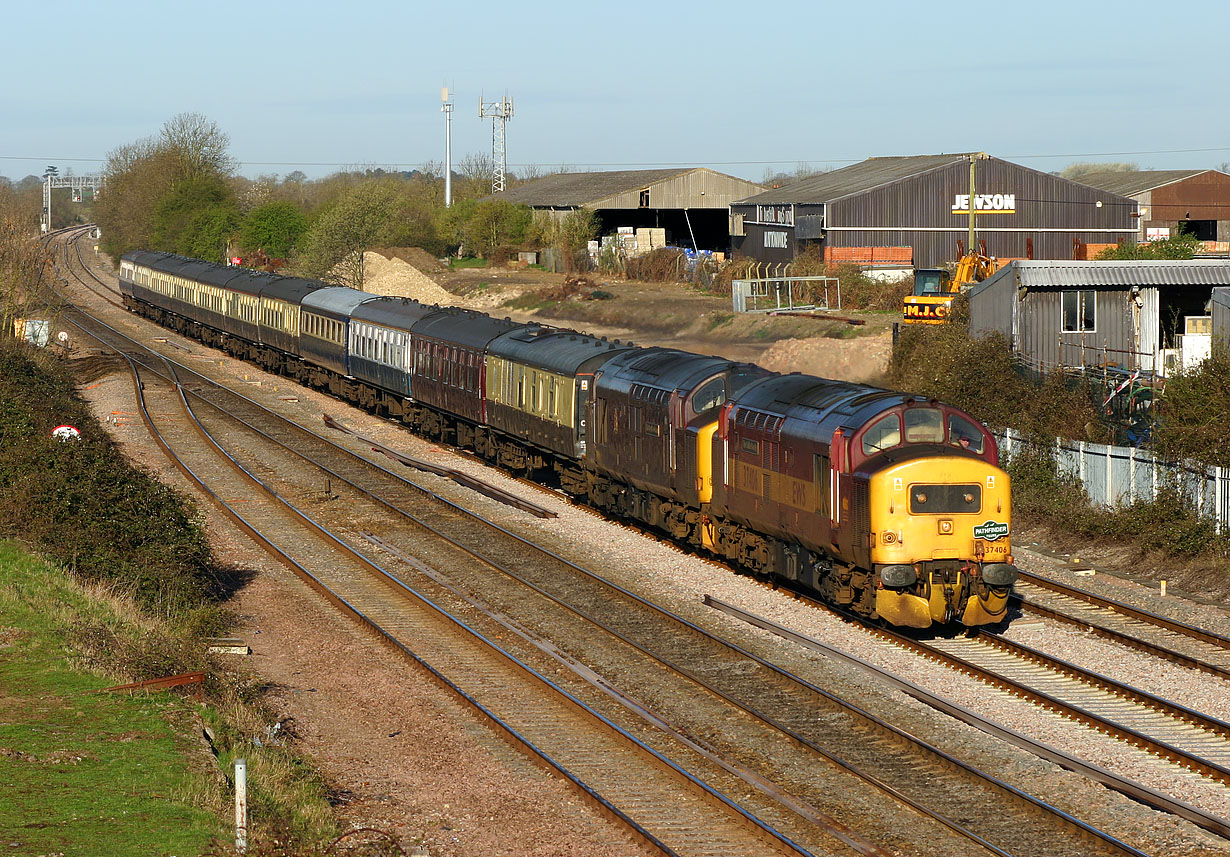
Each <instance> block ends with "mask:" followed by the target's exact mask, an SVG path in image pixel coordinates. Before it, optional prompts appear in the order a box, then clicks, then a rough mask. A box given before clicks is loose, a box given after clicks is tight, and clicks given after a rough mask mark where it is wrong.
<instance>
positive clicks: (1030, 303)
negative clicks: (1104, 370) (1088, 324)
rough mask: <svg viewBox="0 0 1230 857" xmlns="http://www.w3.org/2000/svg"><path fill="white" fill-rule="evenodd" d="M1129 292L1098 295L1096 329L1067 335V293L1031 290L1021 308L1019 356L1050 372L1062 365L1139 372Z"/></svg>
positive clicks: (1019, 310)
mask: <svg viewBox="0 0 1230 857" xmlns="http://www.w3.org/2000/svg"><path fill="white" fill-rule="evenodd" d="M1128 298H1129V295H1128V292H1127V291H1126V290H1124V291H1099V292H1097V294H1096V300H1097V309H1096V313H1097V315H1096V318H1095V322H1094V323H1095V327H1096V329H1095V330H1094V331H1093V332H1090V333H1075V332H1064V330H1063V292H1062V291H1058V290H1050V289H1047V290H1031V291H1028V292H1026V293H1025V297H1024V300H1023V301H1021V302H1020V303H1019V304H1018V306H1017V312H1019V313H1020V322H1019V332H1018V342H1017V352H1018V354H1019V355H1020V357H1021V359H1022V360H1024V361H1025V363H1026V364H1027V365H1029V366H1030V367H1031V368H1034V369H1039V370H1043V371H1050V370H1052V369H1055V368H1057V367H1058V366H1059V365H1061V364H1062V365H1064V366H1081V365H1085V366H1089V367H1098V366H1102V365H1104V364H1107V363H1109V364H1114V365H1118V366H1123V367H1126V368H1131V369H1135V368H1136V367H1137V365H1138V357H1137V356H1136V351H1137V346H1136V334H1135V331H1134V324H1133V321H1132V313H1131V309H1130V306H1129V303H1128Z"/></svg>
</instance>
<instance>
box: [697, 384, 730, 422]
mask: <svg viewBox="0 0 1230 857" xmlns="http://www.w3.org/2000/svg"><path fill="white" fill-rule="evenodd" d="M725 401H726V379H725V378H714V379H713V380H712V381H709V382H708V383H706V384H705V385H704V386H702V387H701V388H700V389H699V390H697V391H696V392H695V393H693V394H692V413H694V414H695V415H696V416H700V415H701V414H703V413H706V412H707V411H711V410H713V409H714V408H716V407H720V406H721V405H722V404H723V403H724V402H725Z"/></svg>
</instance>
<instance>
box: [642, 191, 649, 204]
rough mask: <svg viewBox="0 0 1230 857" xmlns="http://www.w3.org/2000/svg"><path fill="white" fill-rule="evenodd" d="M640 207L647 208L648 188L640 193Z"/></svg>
mask: <svg viewBox="0 0 1230 857" xmlns="http://www.w3.org/2000/svg"><path fill="white" fill-rule="evenodd" d="M640 207H641V208H649V188H645V189H644V190H642V191H641V201H640Z"/></svg>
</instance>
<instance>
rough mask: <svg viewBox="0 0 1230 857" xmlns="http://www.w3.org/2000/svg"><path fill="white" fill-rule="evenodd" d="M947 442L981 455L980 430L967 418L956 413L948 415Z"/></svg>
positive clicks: (981, 441)
mask: <svg viewBox="0 0 1230 857" xmlns="http://www.w3.org/2000/svg"><path fill="white" fill-rule="evenodd" d="M948 442H949V443H950V444H952V445H953V446H959V447H961V448H962V449H968V450H969V451H970V452H973V453H975V454H977V455H982V448H983V440H982V431H981V430H980V429H979V428H978V426H976V425H974V424H973V423H971V422H970V421H969V420H967V419H965V418H964V417H959V416H957V415H956V414H949V415H948Z"/></svg>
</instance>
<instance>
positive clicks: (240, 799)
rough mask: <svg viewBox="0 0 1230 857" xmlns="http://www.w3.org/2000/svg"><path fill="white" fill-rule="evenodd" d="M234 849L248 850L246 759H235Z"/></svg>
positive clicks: (239, 850)
mask: <svg viewBox="0 0 1230 857" xmlns="http://www.w3.org/2000/svg"><path fill="white" fill-rule="evenodd" d="M235 850H236V851H238V852H239V853H240V854H242V853H243V852H245V851H247V850H248V761H247V759H236V760H235Z"/></svg>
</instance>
